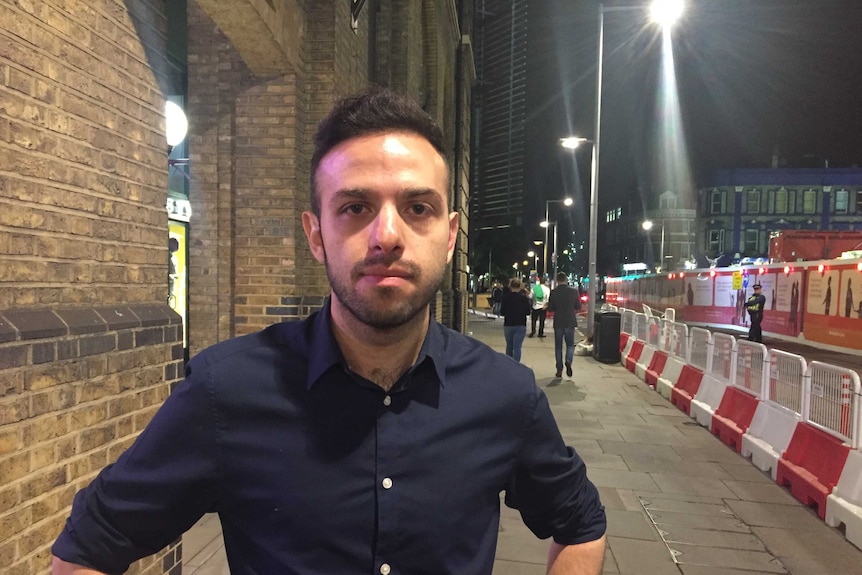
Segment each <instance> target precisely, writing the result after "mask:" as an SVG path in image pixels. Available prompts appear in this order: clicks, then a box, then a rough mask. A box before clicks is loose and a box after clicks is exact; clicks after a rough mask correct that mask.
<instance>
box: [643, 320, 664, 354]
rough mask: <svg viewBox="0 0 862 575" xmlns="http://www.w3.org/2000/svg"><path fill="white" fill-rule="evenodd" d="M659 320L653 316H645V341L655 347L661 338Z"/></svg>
mask: <svg viewBox="0 0 862 575" xmlns="http://www.w3.org/2000/svg"><path fill="white" fill-rule="evenodd" d="M660 322H661V320H660V319H659V318H657V317H655V316H651V317H648V318H646V324H647V333H646V336H647V338H646V340H645V341H646V343H647V344H649V345H651V346H653V347H655V348H657V347H659V345H660V339H661V328H660V327H659V326H660Z"/></svg>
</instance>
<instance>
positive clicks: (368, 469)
mask: <svg viewBox="0 0 862 575" xmlns="http://www.w3.org/2000/svg"><path fill="white" fill-rule="evenodd" d="M503 490H505V492H506V498H505V500H506V504H507V505H509V506H511V507H514V508H516V509H518V510H520V512H521V516H522V517H523V519H524V521H525V523H526V524H527V526H528V527H529V528H530V529H531V530H532V531H533V532H534V533H535V534H536V535H537V536H539V537H541V538H546V537H549V536H553V537H554V539H555V540H556V541H557V542H558V543H562V544H574V543H581V542H586V541H590V540H594V539H597V538H599V537H600V536H601V535H602V534H603V533H604V531H605V514H604V510H603V508H602V506H601V504H600V502H599V496H598V493H597V491H596V488H595V487H594V486H593V484H592V483H590V482H589V481H588V480H587V477H586V469H585V467H584V463H583V461H582V460H581V459H580V457H578V455H577V454H576V453H575V452H574V450H572V449H571V448H568V447H566V446H565V445H564V443H563V440H562V438H561V436H560V433H559V431H558V429H557V425H556V423H555V421H554V418H553V416H552V415H551V411H550V408H549V405H548V401H547V399H546V397H545V395H544V393H542V391H541V390H540V389H539V388H538V387H537V386H536V383H535V379H534V376H533V374H532V372H531V371H530V370H529V369H528V368H526V367H524V366H523V365H521V364H519V363H517V362H515V361H513V360H512V359H511V358H508V357H506V356H504V355H502V354H499V353H496V352H494V351H492V350H491V349H490V348H488V347H487V346H486V345H484V344H482V343H480V342H478V341H475V340H473V339H471V338H468V337H465V336H464V335H461V334H459V333H457V332H455V331H453V330H450V329H448V328H446V327H443V326H441V325H440V324H438V323H436V322H434V321H433V320H432V321H431V323H430V326H429V329H428V335H427V337H426V339H425V342H424V343H423V346H422V350H421V352H420V354H419V358H418V360H417V361H416V364H415V365H414V366H413V367H412V368H411V369H410V370H409V371H408V372H407V373H406V374H405V375H404V376H403V377H402V378H401V379H400V380H399V381H398V382H397V383H396V384H395V386H394V387H393V388H392V390H391V391H390V392H389V393H387V392H385V391H384V390H383V389H381V388H380V387H378V386H376V385H374V384H373V383H371V382H369V381H367V380H364V379H363V378H362V377H360V376H358V375H355V374H352V373H351V372H350V371H349V369H348V368H347V367H346V363H345V361H344V358H343V356H342V354H341V352H340V350H339V348H338V345H337V344H336V342H335V338H334V336H333V333H332V330H331V326H330V318H329V307H328V303H327V306H325V307H324V309H323V311H321V312H320V313H317V314H314V315H312V316H311V317H309V318H308V319H307V320H305V321H301V322H294V323H281V324H277V325H273V326H271V327H269V328H267V329H265V330H264V331H262V332H258V333H255V334H251V335H248V336H243V337H239V338H236V339H233V340H229V341H226V342H223V343H220V344H217V345H215V346H213V347H211V348H209V349H207V350H205V351H204V352H202V353H200V354H199V355H198V356H197V357H196V358H194V359H193V360H192V361H191V362H190V364H189V367H188V370H187V373H186V379H185V381H184V382H183V383H182V384H180V385H179V386H178V388H177V389H176V391H175V392H174V393H173V394H172V395H171V396H170V397H169V398H168V400H167V401H166V402H165V404H164V405H163V406H162V407H161V409H160V410H159V411H158V413H157V414H156V415H155V417H154V418H153V420H152V422H151V423H150V424H149V425H148V426H147V428H146V429H145V430H144V432H143V433H142V434H141V435H140V436H139V438H138V439H137V440H136V441H135V443H134V444H133V445H132V446H131V447H130V448H129V449H128V450H127V451H126V452H125V453H124V454H123V455H122V456H120V458H119V460H118V461H117V463H116V464H114V465H112V466H109V467H107V468H106V469H105V470H103V471H102V473H101V474H100V475H99V476H98V477H97V478H96V479H95V480H94V481H93V483H92V484H90V486H89V487H87V488H86V489H84V490H82V491H81V492H80V493H78V495H77V496H76V497H75V502H74V505H73V508H72V513H71V516H70V518H69V519H68V521H67V523H66V527H65V529H64V531H63V532H62V534H61V535H60V537H59V539H58V540H57V541H56V543H55V544H54V546H53V548H52V551H53V553H54V554H55V555H56V556H58V557H60V558H61V559H64V560H66V561H69V562H73V563H78V564H82V565H85V566H88V567H91V568H95V569H97V570H100V571H104V572H107V573H120V572H122V571H124V570H125V569H126V568H127V566H128V565H129V564H130V563H131V562H133V561H135V560H137V559H138V558H140V557H142V556H145V555H149V554H152V553H155V552H156V551H158V550H159V549H161V548H162V547H164V546H165V545H167V544H169V543H170V542H172V541H174V540H175V539H177V538H178V537H179V536H180V535H181V534H182V533H183V532H184V531H186V530H187V529H188V528H189V527H191V526H192V525H193V524H194V523H195V521H197V520H198V519H199V518H200V517H201V516H202V515H203V514H204V513H207V512H212V511H215V512H217V513H218V514H219V517H220V519H221V522H222V528H223V533H224V540H225V547H226V552H227V556H228V561H229V563H230V569H231V573H232V574H233V575H288V574H293V573H297V574H334V573H338V574H352V573H356V574H368V575H371V574H381V573H382V574H384V575H385V574H386V573H391V574H393V575H395V574H411V575H413V574H422V573H427V574H433V575H441V574H445V573H458V574H484V573H491V569H492V565H493V562H494V554H495V549H496V542H497V531H498V527H499V515H500V500H499V494H500V492H501V491H503Z"/></svg>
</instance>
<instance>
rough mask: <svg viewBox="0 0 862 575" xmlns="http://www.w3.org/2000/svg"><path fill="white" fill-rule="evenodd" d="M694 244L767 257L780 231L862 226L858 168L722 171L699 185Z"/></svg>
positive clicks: (705, 250)
mask: <svg viewBox="0 0 862 575" xmlns="http://www.w3.org/2000/svg"><path fill="white" fill-rule="evenodd" d="M697 216H698V220H697V249H698V252H699V253H702V254H706V255H707V256H708V257H710V258H716V257H718V256H720V255H723V254H731V255H734V256H735V255H736V254H739V255H740V257H750V258H758V257H762V258H766V257H767V255H768V252H769V238H770V234H772V233H774V232H779V231H781V230H859V229H860V228H862V170H860V169H858V168H822V169H810V168H807V169H790V168H777V169H746V170H723V171H719V172H717V173H716V174H715V176H714V177H713V178H712V180H711V181H709V182H707V183H706V185H704V186H702V187H701V188H700V189H699V190H698V206H697Z"/></svg>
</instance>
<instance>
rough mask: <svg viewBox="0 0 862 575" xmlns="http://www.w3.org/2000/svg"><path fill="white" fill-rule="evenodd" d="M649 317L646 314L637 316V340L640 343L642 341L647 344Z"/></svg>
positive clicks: (635, 334) (637, 314)
mask: <svg viewBox="0 0 862 575" xmlns="http://www.w3.org/2000/svg"><path fill="white" fill-rule="evenodd" d="M648 329H649V328H648V326H647V316H646V314H642V313H636V314H635V332H634V336H635V339H636V340H638V341H642V342H644V343H646V340H647V330H648Z"/></svg>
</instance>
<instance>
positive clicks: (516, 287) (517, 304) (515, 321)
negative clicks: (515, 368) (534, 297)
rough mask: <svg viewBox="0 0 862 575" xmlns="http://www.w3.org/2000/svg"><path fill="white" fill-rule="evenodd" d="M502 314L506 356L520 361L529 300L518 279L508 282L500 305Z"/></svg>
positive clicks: (525, 331) (525, 333)
mask: <svg viewBox="0 0 862 575" xmlns="http://www.w3.org/2000/svg"><path fill="white" fill-rule="evenodd" d="M500 313H501V314H503V335H504V336H505V338H506V355H508V356H509V357H511V358H513V359H514V360H515V361H521V348H522V346H523V345H524V336H525V335H527V316H529V315H530V298H528V297H527V295H526V294H525V293H524V290H523V284H522V283H521V280H519V279H518V278H512V279H510V280H509V293H507V294H506V295H504V296H503V301H502V303H501V304H500Z"/></svg>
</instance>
